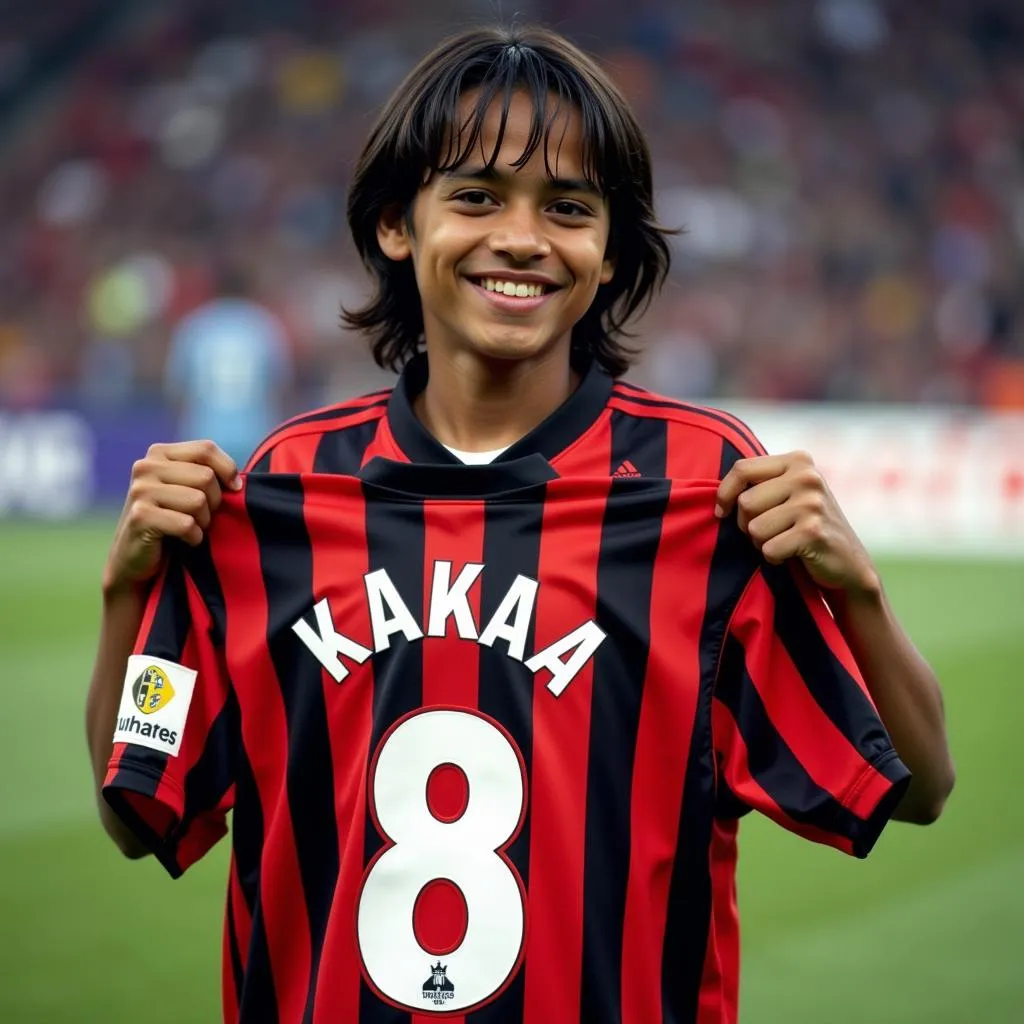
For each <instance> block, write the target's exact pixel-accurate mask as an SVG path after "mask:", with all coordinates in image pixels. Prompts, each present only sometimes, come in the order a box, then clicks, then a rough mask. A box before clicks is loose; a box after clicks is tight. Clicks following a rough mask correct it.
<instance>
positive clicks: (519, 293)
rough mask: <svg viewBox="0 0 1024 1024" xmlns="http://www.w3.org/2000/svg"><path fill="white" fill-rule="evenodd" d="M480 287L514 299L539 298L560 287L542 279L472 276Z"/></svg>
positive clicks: (472, 279) (474, 282) (473, 280)
mask: <svg viewBox="0 0 1024 1024" xmlns="http://www.w3.org/2000/svg"><path fill="white" fill-rule="evenodd" d="M470 281H472V282H473V284H475V285H476V286H477V287H478V288H482V289H483V290H484V291H487V292H492V293H494V294H495V295H503V296H506V297H508V298H512V299H538V298H540V297H541V296H542V295H548V294H549V293H551V292H553V291H557V290H558V289H557V288H556V287H555V286H554V285H550V284H544V283H542V282H540V281H504V280H502V279H501V278H497V277H471V278H470Z"/></svg>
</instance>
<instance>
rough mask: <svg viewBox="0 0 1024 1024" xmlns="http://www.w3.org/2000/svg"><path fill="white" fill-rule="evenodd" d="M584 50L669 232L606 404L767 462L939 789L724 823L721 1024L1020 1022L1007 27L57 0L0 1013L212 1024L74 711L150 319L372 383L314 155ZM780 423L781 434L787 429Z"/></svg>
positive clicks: (1015, 100)
mask: <svg viewBox="0 0 1024 1024" xmlns="http://www.w3.org/2000/svg"><path fill="white" fill-rule="evenodd" d="M512 16H516V17H519V18H525V17H536V18H539V19H542V20H544V21H547V22H549V23H552V24H554V25H556V26H558V27H560V28H562V29H563V30H564V31H566V32H567V33H568V34H569V35H570V36H572V37H573V38H574V39H575V40H576V41H577V42H579V43H581V44H582V45H583V46H584V47H586V48H588V49H591V50H593V51H595V52H597V53H598V54H599V55H600V56H601V57H602V59H603V60H604V61H606V63H607V64H608V66H609V67H610V68H611V69H612V71H613V73H614V74H615V76H616V78H617V79H618V81H619V82H620V83H621V85H622V86H623V88H624V89H625V90H626V92H627V93H628V94H629V96H630V97H631V99H632V100H633V102H634V103H635V105H636V108H637V110H638V112H639V114H640V117H641V119H642V121H643V123H644V125H645V127H646V128H647V129H648V131H649V132H650V136H651V140H652V146H653V150H654V154H655V160H656V180H657V184H658V188H659V209H660V213H661V216H662V219H663V221H665V222H666V223H668V224H673V225H684V226H685V227H686V228H687V231H686V233H685V234H684V235H682V236H680V238H679V239H678V242H677V248H676V253H675V257H676V259H675V269H674V272H673V276H672V278H671V280H670V282H669V284H668V286H667V288H666V290H665V293H664V295H663V296H662V298H661V300H660V301H659V302H658V303H657V304H656V305H655V307H654V308H653V309H652V310H651V312H650V313H649V314H648V316H647V317H646V318H645V320H644V321H643V323H642V326H641V342H642V345H643V347H644V349H645V357H644V359H643V362H642V364H641V365H640V367H638V369H637V370H636V371H635V373H634V374H633V379H634V380H636V381H637V382H638V383H642V384H647V385H651V386H655V387H657V388H658V389H659V390H662V391H666V392H669V393H673V394H677V395H680V396H683V397H687V398H694V399H698V400H706V401H708V402H710V403H711V404H720V405H724V406H726V407H729V408H732V409H735V410H738V411H741V412H742V413H743V414H744V415H745V416H747V418H748V419H749V420H750V421H751V422H752V423H753V425H754V426H755V428H756V429H758V431H759V432H760V433H762V435H763V436H764V437H765V439H766V440H767V441H768V443H769V446H770V447H789V446H791V445H792V444H800V445H801V446H803V447H806V448H808V449H810V450H811V452H812V453H813V454H815V455H816V456H817V457H818V458H819V461H821V462H822V464H823V465H825V466H826V467H827V469H828V471H829V473H830V475H831V476H832V477H833V478H834V480H835V483H836V487H837V490H839V491H840V492H841V497H842V498H843V501H844V504H846V505H847V507H848V508H850V509H851V515H852V517H853V518H854V521H855V523H856V525H857V526H858V527H859V528H860V529H861V530H863V532H864V534H865V536H867V537H868V539H869V540H870V541H871V543H872V546H873V547H875V549H876V550H877V551H878V552H879V554H880V557H881V558H882V559H883V562H882V565H883V570H884V573H885V578H886V580H887V584H888V587H889V590H890V593H891V596H892V599H893V601H894V603H895V604H896V606H897V609H898V611H899V612H900V614H901V615H902V616H903V618H904V620H905V622H906V624H907V625H908V627H909V628H910V631H911V633H912V635H913V636H914V637H915V639H916V640H917V642H918V644H919V645H920V646H921V648H922V649H923V651H924V652H925V654H926V655H927V656H928V657H929V658H930V659H931V660H932V663H933V664H934V666H935V667H936V669H937V670H938V672H939V675H940V677H941V678H942V679H943V681H944V684H945V689H946V696H947V707H948V715H949V721H950V733H951V739H952V743H953V749H954V754H955V756H956V759H957V764H958V770H959V782H958V787H957V790H956V792H955V794H954V796H953V798H952V800H951V802H950V805H949V807H948V809H947V811H946V814H945V815H944V817H943V818H942V820H941V821H940V822H939V823H938V824H937V825H935V826H934V827H932V828H930V829H927V830H921V829H915V828H912V827H910V826H900V825H896V826H893V827H891V828H890V829H889V830H888V831H887V832H886V834H885V836H884V837H883V839H882V840H881V842H880V844H879V846H878V848H877V849H876V851H875V853H874V854H873V855H872V857H871V858H870V859H869V860H868V861H867V862H866V863H863V864H861V863H855V862H847V861H846V860H845V859H844V858H841V857H839V856H837V855H836V854H834V853H832V852H830V851H827V850H822V849H817V848H812V847H810V846H809V845H808V844H806V843H802V842H800V841H798V840H795V839H793V838H792V837H790V836H787V835H785V834H783V833H782V832H781V831H780V830H779V829H777V828H774V827H773V826H771V825H769V824H768V823H766V822H761V821H754V820H749V821H748V822H746V823H745V824H744V827H743V834H742V846H741V871H740V891H741V904H742V913H743V918H744V939H745V941H744V960H745V962H744V979H743V1005H742V1011H743V1012H742V1015H741V1017H742V1020H743V1021H744V1024H748V1022H749V1024H774V1022H783V1021H785V1022H787V1024H788V1022H791V1021H793V1022H795V1021H815V1022H827V1024H846V1022H851V1024H852V1022H854V1021H860V1020H863V1019H871V1020H874V1021H877V1022H879V1024H882V1022H893V1024H897V1022H899V1024H904V1022H907V1024H916V1022H919V1021H920V1022H922V1024H924V1022H927V1024H969V1022H974V1021H985V1022H987V1024H1011V1022H1016V1021H1020V1020H1024V973H1022V970H1021V950H1022V949H1024V814H1022V813H1021V809H1020V806H1019V804H1020V794H1019V789H1020V783H1021V781H1022V779H1024V770H1022V762H1021V753H1020V749H1021V748H1020V746H1019V743H1020V739H1019V736H1020V730H1021V726H1022V723H1024V694H1022V680H1024V676H1022V672H1021V663H1022V661H1024V629H1022V626H1024V562H1022V561H1020V555H1021V553H1022V551H1024V426H1022V423H1024V419H1022V411H1024V287H1022V282H1024V16H1022V14H1021V12H1020V8H1019V5H1018V4H1015V3H1013V2H1011V0H973V2H971V0H931V2H929V3H928V4H921V3H905V2H904V3H897V2H895V0H892V2H885V0H771V2H769V0H727V2H726V0H715V2H712V0H686V2H682V0H679V2H669V0H634V2H632V3H630V4H628V5H627V4H620V3H618V2H615V3H612V2H607V0H519V2H518V3H517V4H516V5H515V6H514V7H512V6H507V5H505V4H504V3H502V2H500V0H490V2H487V3H482V2H481V3H472V2H469V0H433V2H432V3H430V4H419V3H415V2H412V0H345V2H344V3H342V2H341V0H335V2H328V0H319V2H318V0H301V2H299V0H292V2H290V3H285V2H283V0H250V2H248V3H242V2H232V0H204V2H192V0H188V2H185V0H182V2H178V3H176V4H174V5H168V4H162V3H159V2H155V0H153V2H146V0H106V2H103V0H59V2H58V0H55V2H52V3H48V4H37V5H27V4H16V3H8V4H4V5H3V14H2V16H0V146H2V159H0V679H2V681H3V687H4V693H3V697H2V702H3V703H2V707H0V811H2V814H0V1020H3V1021H4V1022H7V1021H10V1022H13V1024H37V1022H39V1024H42V1022H46V1024H49V1022H56V1021H61V1022H65V1021H66V1022H79V1021H81V1022H94V1021H101V1020H102V1021H111V1022H119V1021H130V1020H138V1019H145V1020H149V1021H154V1022H157V1021H168V1022H171V1021H174V1022H177V1021H181V1020H187V1021H205V1020H214V1019H216V1012H217V1011H216V1008H217V1005H218V982H219V944H220V913H221V907H222V890H223V876H224V869H225V863H226V847H225V848H219V849H218V850H216V851H215V852H214V853H213V854H212V855H211V856H209V857H208V858H207V860H206V861H205V862H204V863H202V864H201V865H199V866H198V867H197V868H196V869H194V870H193V871H192V872H190V874H189V876H188V877H186V878H185V879H183V880H181V881H180V882H177V883H172V882H171V881H170V880H169V879H167V878H166V877H165V876H163V874H162V872H161V870H160V869H159V867H158V866H157V865H156V864H154V863H152V862H139V863H127V862H123V861H121V860H120V859H119V857H118V855H117V854H116V852H115V851H114V849H113V847H112V846H111V845H110V844H109V842H108V841H107V840H106V839H105V837H104V836H103V834H102V832H101V829H100V827H99V825H98V823H97V821H96V819H95V814H94V810H93V805H92V795H91V781H90V776H89V768H88V762H87V756H86V752H85V744H84V736H83V724H82V707H83V701H84V695H85V690H86V687H87V684H88V677H89V673H90V669H91V658H92V653H93V643H94V634H95V630H96V623H97V616H98V589H97V588H98V579H99V573H100V568H101V565H102V560H103V557H104V554H105V550H106V546H107V544H108V542H109V538H110V534H111V527H112V521H113V520H112V515H113V513H114V511H115V510H116V504H115V503H116V502H117V500H118V499H119V496H120V494H121V493H122V492H123V490H124V486H125V484H126V481H127V473H128V467H129V466H130V463H131V460H132V459H133V458H135V457H137V456H138V455H139V454H141V452H142V451H143V450H144V449H145V447H146V445H147V444H148V443H150V442H151V441H153V440H158V439H167V438H168V437H170V436H172V435H173V433H174V431H175V430H176V423H175V419H174V408H173V407H172V405H171V404H170V403H169V402H168V399H167V397H166V389H165V382H164V370H165V364H166V357H167V351H168V344H169V339H170V337H171V336H172V333H173V330H174V327H175V325H176V324H177V323H179V322H180V321H181V319H182V317H183V316H185V315H186V314H187V313H188V312H189V311H191V310H192V309H194V308H196V307H197V306H198V305H200V304H201V303H203V302H204V301H206V300H207V299H209V298H211V297H214V296H215V295H216V293H217V289H218V286H219V282H221V281H222V280H223V276H224V273H225V271H226V270H229V271H230V272H231V273H232V274H234V275H235V276H239V275H240V276H242V277H243V278H244V279H245V280H246V282H247V284H248V287H249V289H250V292H251V294H252V295H253V296H255V297H258V299H259V300H260V302H262V303H263V304H264V305H265V306H266V307H267V308H268V309H270V310H271V311H272V312H273V313H274V314H275V315H276V316H277V317H278V318H279V319H280V321H281V323H282V324H283V325H284V327H285V330H286V334H287V337H288V339H289V345H290V351H291V358H292V361H293V365H294V377H293V385H292V386H291V387H290V389H289V391H288V393H287V395H286V396H285V402H286V405H287V407H288V408H289V409H301V408H307V407H309V406H311V405H314V404H320V403H323V402H325V401H329V400H332V399H335V398H338V397H344V396H346V395H349V394H353V393H357V392H359V391H362V390H365V389H367V388H370V387H374V386H378V384H379V383H380V382H381V381H382V380H383V378H382V376H381V375H380V374H379V373H378V372H377V371H376V370H374V369H373V368H372V366H371V365H370V363H369V360H368V358H367V356H366V354H365V351H364V349H363V347H362V345H361V344H360V342H359V341H358V339H354V338H351V337H346V336H345V335H343V334H341V333H340V331H339V330H338V326H337V311H338V307H339V304H340V303H341V302H343V301H348V302H351V301H352V300H353V299H354V298H357V297H358V296H359V295H360V293H361V291H362V289H363V288H364V287H365V285H364V282H363V278H362V276H361V274H360V272H359V270H358V268H357V267H356V265H355V263H354V260H353V255H352V251H351V247H350V245H349V242H348V239H347V235H346V232H345V228H344V196H345V188H346V182H347V178H348V175H349V172H350V167H351V162H352V160H353V157H354V155H355V154H356V152H357V151H358V146H359V143H360V141H361V140H362V138H363V137H364V135H365V132H366V129H367V127H368V125H369V123H370V119H371V117H372V112H373V111H374V110H375V109H376V107H377V106H378V105H379V104H380V103H381V102H382V101H383V99H384V98H385V97H386V95H387V94H388V92H389V91H390V89H391V88H392V87H393V85H394V84H395V83H396V82H397V80H398V78H399V77H400V76H401V74H402V73H403V72H404V70H406V69H407V68H408V67H409V65H410V62H411V61H412V60H413V59H414V58H415V57H416V56H417V55H418V54H419V53H420V52H422V50H423V48H424V46H425V45H427V44H428V43H429V42H431V41H433V40H434V39H436V38H439V37H440V36H441V35H443V34H444V33H445V32H446V31H448V30H450V29H451V28H452V27H453V26H457V25H461V24H464V23H466V22H467V21H468V20H477V21H486V20H491V19H494V18H499V19H504V20H508V19H509V18H511V17H512ZM808 403H810V404H808Z"/></svg>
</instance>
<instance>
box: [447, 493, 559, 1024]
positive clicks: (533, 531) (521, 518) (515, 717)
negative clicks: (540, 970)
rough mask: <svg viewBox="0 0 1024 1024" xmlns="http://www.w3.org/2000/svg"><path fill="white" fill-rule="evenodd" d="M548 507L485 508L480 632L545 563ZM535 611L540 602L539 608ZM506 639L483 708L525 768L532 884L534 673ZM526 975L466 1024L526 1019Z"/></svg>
mask: <svg viewBox="0 0 1024 1024" xmlns="http://www.w3.org/2000/svg"><path fill="white" fill-rule="evenodd" d="M543 516H544V505H543V500H542V497H541V495H540V494H538V496H537V499H536V500H531V501H528V502H504V503H503V502H501V501H500V499H499V500H496V501H492V502H487V503H486V504H485V506H484V550H483V562H484V566H485V568H484V571H483V575H482V578H481V590H480V633H481V634H482V633H483V632H484V630H485V629H486V627H487V624H488V623H489V622H490V621H491V618H492V617H493V615H494V613H495V612H496V611H497V609H498V606H499V605H500V604H501V601H502V599H503V598H504V597H505V595H506V594H507V593H508V590H509V588H510V587H511V586H512V583H513V582H514V580H515V578H516V577H517V576H519V575H522V576H526V577H528V578H530V579H533V580H536V579H537V575H538V569H539V565H540V535H541V526H542V522H543ZM534 610H536V604H534ZM508 650H509V644H508V641H507V640H506V639H504V638H500V639H498V640H496V641H495V643H494V645H493V646H492V647H487V646H484V645H481V646H480V662H479V664H480V670H479V671H480V675H479V708H480V711H481V712H482V713H483V714H485V715H489V716H490V717H491V718H493V719H494V720H495V721H496V722H499V723H500V724H501V725H502V726H504V728H505V729H506V730H507V731H508V733H509V735H510V736H511V737H512V741H513V742H514V743H515V745H516V746H517V747H518V748H519V752H520V754H522V757H523V763H524V764H525V766H526V778H527V794H526V815H525V818H524V820H523V825H522V828H521V829H520V830H519V834H518V835H517V836H516V838H515V839H514V840H513V841H512V843H510V844H509V846H508V848H507V850H506V853H507V855H508V858H509V860H510V861H511V863H512V865H513V866H514V867H515V869H516V871H517V872H518V873H519V876H520V878H522V880H523V885H524V887H525V888H526V891H527V893H529V891H530V890H529V886H530V863H529V861H530V810H529V799H530V797H529V786H530V783H529V779H530V777H531V765H532V760H533V679H534V677H533V673H532V672H530V671H529V670H528V669H527V668H526V666H525V665H523V663H522V662H521V661H518V660H516V659H515V658H512V657H510V656H509V653H508ZM533 653H534V617H533V616H531V617H530V624H529V629H528V632H527V636H526V644H525V649H524V655H523V657H524V659H525V658H529V657H530V655H532V654H533ZM529 913H537V914H546V913H550V908H549V907H535V908H533V909H532V910H531V909H530V908H529V900H527V914H529ZM525 977H526V972H525V971H524V970H523V969H522V968H520V969H519V972H518V973H517V974H516V976H515V978H513V979H512V983H511V984H510V985H509V987H508V988H507V989H506V990H505V991H504V992H503V993H502V994H501V996H500V997H499V998H498V999H497V1000H495V1001H494V1002H493V1003H490V1004H489V1005H487V1006H484V1007H482V1008H481V1009H479V1010H477V1011H476V1012H475V1013H472V1014H470V1015H469V1016H468V1017H467V1024H470V1022H471V1024H504V1022H505V1021H520V1020H522V1019H523V998H524V993H525V988H524V984H525Z"/></svg>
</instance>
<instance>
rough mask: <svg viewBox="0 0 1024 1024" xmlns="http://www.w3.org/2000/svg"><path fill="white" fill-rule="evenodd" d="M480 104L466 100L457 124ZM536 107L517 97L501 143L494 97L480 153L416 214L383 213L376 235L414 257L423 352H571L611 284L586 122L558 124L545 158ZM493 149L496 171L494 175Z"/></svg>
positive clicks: (422, 197)
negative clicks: (536, 141) (576, 333)
mask: <svg viewBox="0 0 1024 1024" xmlns="http://www.w3.org/2000/svg"><path fill="white" fill-rule="evenodd" d="M474 103H475V95H474V93H472V92H470V93H467V94H466V95H465V96H463V97H462V100H461V104H460V123H465V122H466V120H467V119H468V117H469V115H470V113H471V111H472V109H473V107H474ZM532 120H533V109H532V107H531V103H530V99H529V98H528V97H527V96H526V95H525V94H524V93H516V94H515V95H514V96H513V97H512V101H511V104H510V107H509V113H508V119H507V121H506V124H505V131H504V135H502V136H501V139H500V141H501V145H500V147H499V146H498V141H499V134H500V122H501V104H500V102H498V101H495V103H493V104H492V105H491V107H490V108H489V110H488V112H487V115H486V118H485V119H484V123H483V130H482V133H481V137H480V140H479V143H478V145H477V146H476V147H475V148H474V149H473V150H472V151H471V152H470V153H469V154H468V156H467V158H466V160H465V161H464V162H463V164H462V165H460V166H459V167H456V168H454V169H453V170H451V171H448V172H443V173H436V174H434V175H433V176H432V177H431V178H430V179H429V180H428V181H427V183H426V184H425V185H424V186H423V187H422V188H421V189H420V191H419V192H418V194H417V195H416V198H415V200H414V202H413V207H412V216H411V221H412V230H411V231H410V230H409V227H408V224H407V223H406V220H405V218H404V217H403V216H402V213H401V211H399V210H397V209H395V208H391V209H389V210H388V211H387V212H386V213H385V215H384V216H382V218H381V221H380V224H379V225H378V230H377V237H378V241H379V242H380V246H381V249H382V250H383V251H384V253H385V255H387V256H388V257H389V258H390V259H393V260H403V259H411V260H412V262H413V266H414V268H415V273H416V284H417V287H418V289H419V293H420V298H421V301H422V304H423V323H424V332H425V337H426V343H427V348H428V351H443V352H446V353H448V354H450V355H451V356H453V357H456V358H457V357H458V355H457V354H459V353H472V354H474V355H475V356H477V357H478V358H484V359H486V360H517V361H519V360H536V359H543V358H545V357H548V356H550V355H552V354H553V353H555V352H556V351H560V350H564V352H565V355H566V358H567V359H568V352H569V343H570V338H571V334H572V328H573V325H574V324H575V323H576V322H577V321H578V320H579V319H580V318H581V317H582V316H583V314H584V313H585V312H586V311H587V309H588V308H589V307H590V305H591V303H592V302H593V300H594V296H595V295H596V293H597V289H598V287H599V286H600V285H601V284H604V283H607V282H608V281H610V280H611V278H612V275H613V272H614V266H613V264H612V262H611V260H610V259H608V258H607V255H606V249H607V245H608V232H609V214H608V204H607V201H606V200H605V199H604V198H603V197H602V196H601V195H600V194H599V193H598V192H597V191H596V190H595V189H594V188H593V187H592V186H591V185H589V184H588V183H587V182H586V180H585V175H584V168H583V135H582V119H581V117H580V114H579V112H578V111H577V110H575V109H574V108H573V109H569V110H565V111H564V112H562V113H560V114H559V115H558V117H557V118H556V119H555V122H554V125H553V126H552V131H551V132H550V136H549V137H550V143H549V145H548V148H547V153H546V154H545V151H544V146H543V144H542V145H540V146H538V147H537V149H536V150H535V151H534V153H533V154H532V156H531V157H530V160H529V161H528V162H527V163H526V164H524V165H522V166H520V167H516V166H515V163H516V161H518V160H519V158H520V157H521V155H522V154H523V152H524V151H525V150H526V148H527V142H528V139H529V134H530V125H531V122H532ZM495 151H497V159H496V160H495V161H494V166H493V169H487V165H488V164H489V163H490V158H491V156H492V154H494V153H495Z"/></svg>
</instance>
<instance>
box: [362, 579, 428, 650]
mask: <svg viewBox="0 0 1024 1024" xmlns="http://www.w3.org/2000/svg"><path fill="white" fill-rule="evenodd" d="M364 582H365V583H366V600H367V602H368V603H369V605H370V628H371V629H372V630H373V646H374V648H375V650H377V651H378V652H379V651H386V650H387V649H388V648H389V647H390V646H391V635H392V633H401V634H403V635H404V636H405V639H406V640H419V639H420V638H421V637H422V636H423V630H422V629H420V627H419V626H417V625H416V620H415V619H414V618H413V617H412V612H410V611H409V609H408V608H407V607H406V604H405V602H404V601H403V600H402V598H401V596H400V595H399V593H398V590H397V589H396V588H395V585H394V583H392V582H391V577H390V576H388V573H387V570H386V569H376V570H374V571H373V572H371V573H367V574H366V576H365V577H364ZM388 612H390V613H391V615H390V618H389V617H388Z"/></svg>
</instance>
